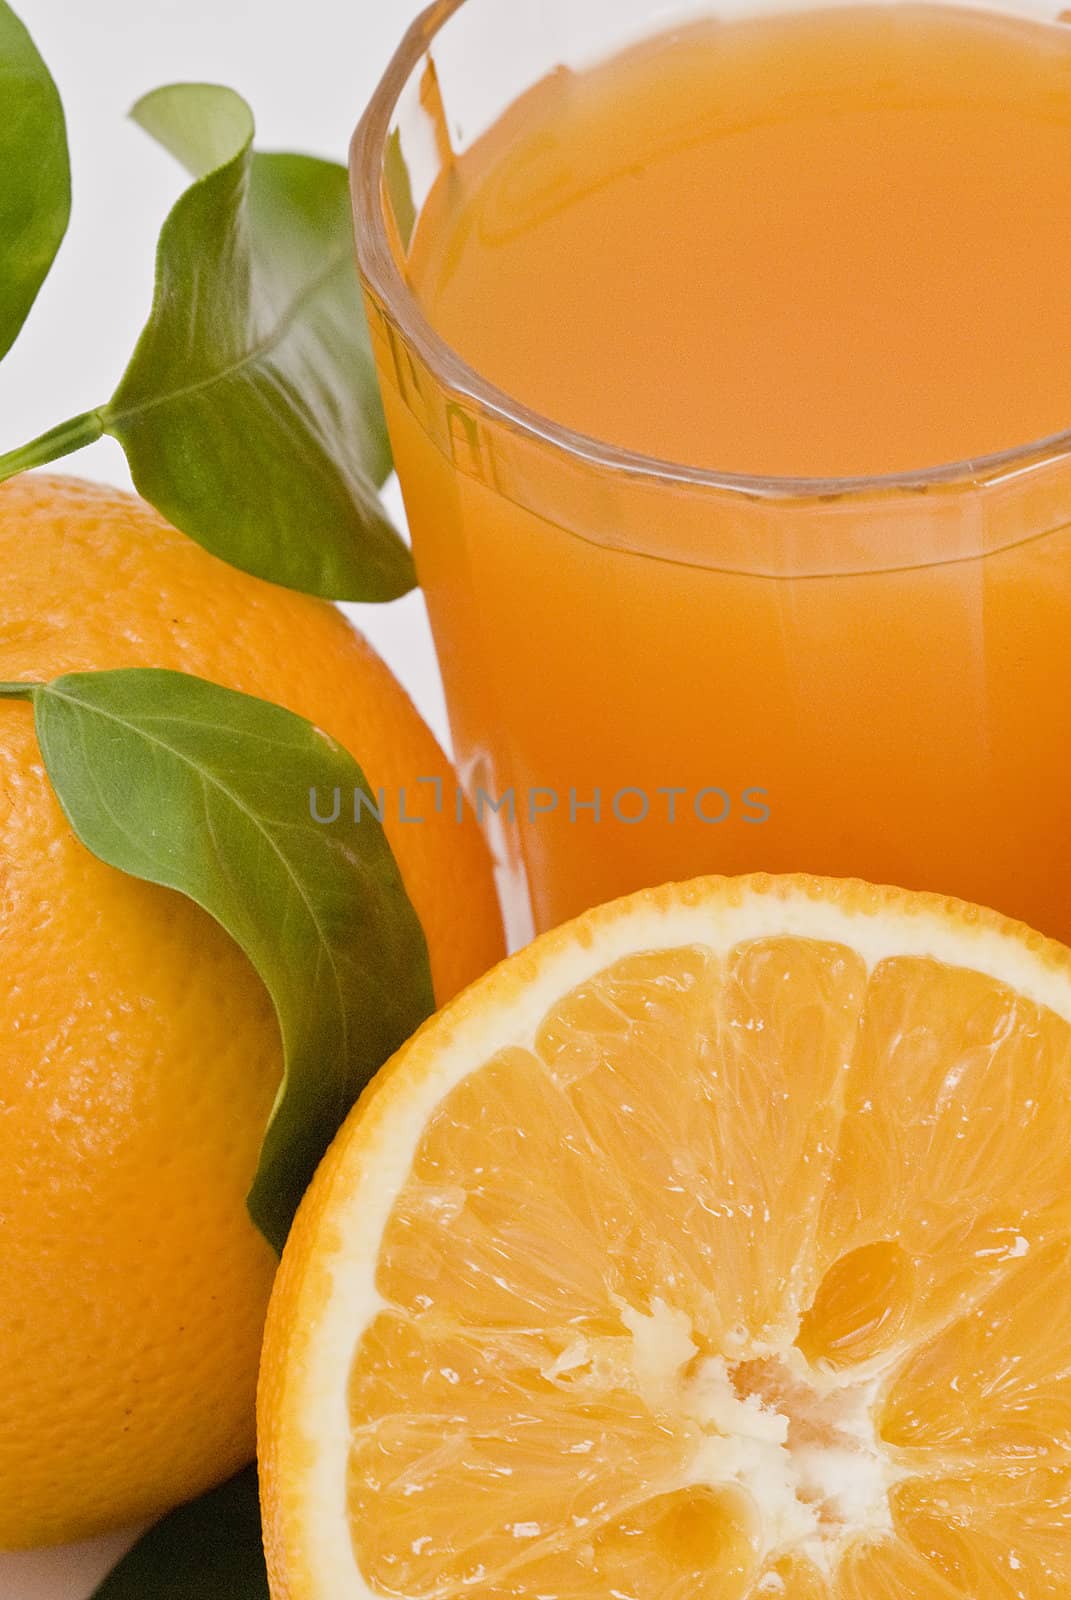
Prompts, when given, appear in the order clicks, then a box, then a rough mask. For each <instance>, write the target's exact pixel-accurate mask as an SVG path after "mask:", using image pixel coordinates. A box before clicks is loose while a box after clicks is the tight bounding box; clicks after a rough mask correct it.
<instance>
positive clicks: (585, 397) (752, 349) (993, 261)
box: [410, 5, 1071, 477]
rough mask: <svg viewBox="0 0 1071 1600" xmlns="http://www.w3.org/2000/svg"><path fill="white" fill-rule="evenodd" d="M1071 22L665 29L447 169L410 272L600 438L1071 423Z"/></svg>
mask: <svg viewBox="0 0 1071 1600" xmlns="http://www.w3.org/2000/svg"><path fill="white" fill-rule="evenodd" d="M1069 237H1071V32H1069V31H1068V29H1067V28H1065V27H1064V26H1062V25H1059V24H1056V23H1052V24H1042V23H1034V22H1029V21H1026V20H1023V19H1018V18H1012V17H1008V16H1001V15H994V14H990V13H986V12H982V11H971V10H958V9H953V8H951V7H950V8H948V9H940V8H936V7H933V8H931V7H927V6H918V5H903V6H895V7H893V6H873V7H870V8H865V7H846V8H844V9H842V10H829V11H817V12H809V13H806V14H802V15H798V16H787V17H786V16H779V17H774V18H765V19H761V20H750V21H742V22H733V23H730V24H725V23H709V24H702V25H698V26H694V27H690V28H687V29H684V30H679V31H677V32H676V33H672V34H667V35H665V36H663V37H661V38H659V39H657V40H655V41H654V42H653V43H648V44H646V45H644V46H641V47H639V48H637V49H635V50H633V51H631V52H629V53H628V54H626V55H624V56H622V57H619V58H616V59H614V60H612V61H610V62H609V63H608V64H606V65H603V66H601V67H598V68H596V69H594V70H591V71H589V72H587V73H584V74H582V75H580V76H577V75H575V74H572V73H568V72H565V71H562V72H559V73H558V74H556V75H554V76H552V77H550V78H548V79H546V80H544V81H543V82H542V83H540V84H539V85H537V87H536V88H535V89H533V90H532V91H531V92H530V93H529V94H528V95H526V96H525V97H523V98H522V99H521V101H519V102H518V103H517V104H516V105H515V106H514V107H513V108H512V109H511V110H510V111H509V112H508V113H507V115H506V116H505V117H503V118H502V119H501V120H500V122H499V123H498V124H497V125H496V126H495V127H494V128H493V129H492V130H491V132H490V133H488V134H486V135H485V136H484V137H483V138H482V139H481V140H480V141H479V142H478V143H477V144H476V145H475V146H474V147H473V148H472V149H470V150H469V151H467V152H466V153H465V154H463V155H462V156H461V157H460V158H459V159H458V160H457V161H456V162H454V163H453V164H452V165H451V166H450V167H449V169H448V170H447V173H446V174H445V176H444V177H443V178H442V179H440V181H439V183H438V185H437V187H436V188H435V189H434V191H433V193H432V195H431V197H430V199H429V201H428V203H427V204H426V206H425V207H424V209H423V213H422V217H421V222H420V226H419V228H418V231H417V236H416V241H415V246H414V249H413V253H412V256H411V259H410V272H411V276H412V281H413V283H414V285H415V287H416V289H417V291H418V293H419V294H420V296H421V298H422V299H423V300H424V302H425V304H426V306H427V307H428V309H429V312H430V316H431V320H432V322H433V323H434V325H435V326H436V328H437V329H438V330H439V331H440V332H441V333H442V334H443V335H444V336H445V338H446V340H447V342H448V343H449V344H451V345H452V346H453V347H454V348H455V349H456V350H457V351H458V352H459V353H460V354H461V355H462V356H463V357H464V358H465V359H466V360H467V361H468V362H469V363H470V365H472V366H473V367H475V368H476V370H477V371H479V372H481V373H483V374H484V376H486V377H487V378H489V379H491V381H492V382H493V383H495V384H497V385H498V386H499V387H500V388H502V389H504V390H506V391H507V392H508V393H510V394H513V395H515V396H516V397H517V398H519V399H521V400H523V401H524V402H526V403H527V404H528V405H529V406H531V407H533V408H534V409H535V410H536V411H539V412H541V413H542V414H543V415H545V416H548V417H552V418H554V419H555V420H556V421H558V422H563V423H566V424H568V425H570V426H571V427H573V428H576V429H578V430H579V431H581V432H584V433H588V434H592V435H595V436H596V437H598V438H602V439H607V440H610V441H612V442H614V443H616V444H620V445H626V446H629V447H631V448H633V449H636V450H641V451H644V452H646V453H648V454H651V455H655V456H660V457H663V458H666V459H669V460H673V461H682V462H687V463H689V464H692V465H695V466H701V467H708V468H714V469H720V470H725V471H733V472H745V473H756V474H760V475H767V474H779V475H789V476H791V475H799V476H818V477H820V476H845V475H854V474H858V475H865V474H870V473H881V472H892V471H901V470H912V469H917V468H923V467H927V466H935V465H937V464H939V463H941V462H947V461H957V460H961V459H964V458H967V457H972V456H978V455H981V454H985V453H988V452H992V451H997V450H1001V449H1004V448H1008V447H1011V446H1014V445H1021V444H1026V443H1028V442H1030V441H1031V440H1034V439H1040V438H1043V437H1045V436H1046V435H1049V434H1052V433H1055V432H1057V431H1060V430H1063V429H1066V428H1068V427H1071V296H1069V295H1068V293H1067V262H1068V240H1069Z"/></svg>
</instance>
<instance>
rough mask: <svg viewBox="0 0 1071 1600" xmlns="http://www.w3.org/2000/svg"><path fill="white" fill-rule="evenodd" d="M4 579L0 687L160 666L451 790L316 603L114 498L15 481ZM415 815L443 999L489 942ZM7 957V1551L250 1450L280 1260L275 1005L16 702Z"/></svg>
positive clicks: (5, 884)
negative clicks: (62, 798) (263, 1159)
mask: <svg viewBox="0 0 1071 1600" xmlns="http://www.w3.org/2000/svg"><path fill="white" fill-rule="evenodd" d="M0 569H2V570H3V572H4V579H5V581H4V588H3V601H2V612H3V626H2V628H0V679H4V680H7V679H32V678H50V677H53V676H55V675H56V674H58V673H61V672H64V671H69V670H74V669H87V668H106V667H120V666H138V665H142V666H145V665H152V666H161V667H171V668H178V669H181V670H183V671H188V672H192V673H196V674H198V675H200V676H202V677H205V678H211V679H214V680H215V681H216V682H218V683H221V684H225V685H227V686H229V687H232V688H235V689H240V690H244V691H245V692H247V693H249V694H253V695H258V696H261V697H263V698H266V699H270V700H275V701H277V702H279V703H280V704H282V705H284V706H287V707H289V708H290V709H291V710H293V711H295V712H298V713H300V714H301V715H303V716H305V717H307V718H309V719H311V720H312V721H314V722H315V723H317V724H318V725H319V726H320V727H321V728H323V729H325V730H326V731H327V732H328V733H330V734H331V735H333V736H334V737H335V738H336V739H337V740H338V741H339V742H340V743H342V744H343V745H345V746H346V747H347V748H348V749H349V750H350V751H351V752H352V753H353V755H354V756H356V757H357V759H358V760H359V761H360V762H361V764H362V765H363V767H364V769H365V771H366V774H367V776H368V779H369V782H370V783H371V785H372V787H373V789H375V788H376V787H378V786H380V785H383V786H385V788H386V789H387V791H388V797H389V796H390V795H393V794H396V793H397V790H398V788H399V787H400V786H401V785H403V784H410V785H411V784H412V783H413V782H414V780H415V779H416V778H417V777H421V776H431V775H438V776H440V777H442V779H443V781H444V783H451V784H452V781H453V779H452V774H451V772H450V768H449V765H448V763H447V761H446V759H445V757H444V756H443V755H442V753H441V751H440V750H439V749H438V747H437V745H436V744H435V741H434V740H433V738H432V736H431V735H430V733H429V732H428V731H427V729H426V728H425V726H424V724H423V723H422V722H421V720H420V718H419V717H418V715H417V713H416V712H415V710H414V709H413V706H412V705H411V703H410V702H409V700H408V699H407V697H406V695H405V693H404V692H403V690H402V689H401V688H400V686H399V685H398V683H397V682H396V681H395V680H394V678H393V677H392V676H391V674H390V673H389V672H388V670H387V668H386V667H385V666H384V665H383V663H382V662H381V661H380V660H379V659H378V657H377V656H376V655H375V654H374V653H373V652H372V651H371V650H370V649H369V647H368V646H367V645H366V644H365V643H364V642H363V641H362V640H361V639H360V638H359V637H358V636H357V635H356V634H355V633H354V631H353V630H352V629H351V628H350V626H349V625H348V623H347V622H346V621H345V619H344V618H343V617H342V616H341V614H340V613H339V612H337V611H336V610H335V609H334V608H333V607H331V606H329V605H327V604H325V603H324V602H322V601H318V600H312V599H308V598H306V597H304V596H301V595H298V594H294V593H291V592H290V591H288V590H284V589H280V588H276V587H275V586H273V585H271V584H268V583H264V582H261V581H260V580H258V579H255V578H251V577H248V576H246V575H245V574H243V573H240V572H237V571H235V570H233V569H232V568H230V567H228V566H226V565H225V564H224V563H222V562H221V561H218V560H216V559H215V558H214V557H213V556H210V555H208V554H206V552H205V551H203V550H201V549H200V548H199V547H198V546H197V545H195V544H193V543H191V541H190V540H188V539H185V538H183V537H182V536H181V535H180V534H178V533H176V532H175V531H174V529H172V528H170V527H169V526H168V525H167V524H166V523H164V522H163V521H161V519H160V518H159V517H158V516H157V515H156V514H155V513H154V512H153V511H151V510H150V509H149V508H148V507H147V506H145V505H144V504H142V503H141V502H139V501H138V500H136V499H134V498H133V497H132V496H129V495H123V494H119V493H116V492H113V491H110V490H105V489H99V488H93V487H90V486H89V485H86V484H80V483H77V482H74V481H72V480H66V479H58V478H48V477H32V478H23V479H18V480H15V481H13V482H12V483H10V484H8V485H6V486H5V487H4V488H2V489H0ZM448 792H451V793H452V790H450V791H448ZM410 793H411V791H410ZM302 803H304V804H307V801H303V802H302ZM409 812H410V814H416V812H417V804H416V802H415V800H413V799H412V798H411V799H410V802H409ZM428 814H429V819H430V820H429V822H428V823H427V824H426V825H424V826H413V825H402V824H400V823H399V821H398V811H397V807H396V806H394V807H393V808H392V806H391V804H390V800H389V798H388V806H387V813H386V827H387V832H388V835H389V837H390V840H391V843H392V845H393V847H394V849H395V852H396V855H397V857H398V860H399V863H400V866H401V870H402V874H403V877H404V879H405V882H406V885H407V888H408V890H409V894H410V896H411V898H412V900H413V902H414V905H415V906H416V909H417V911H418V913H419V915H420V917H421V919H422V921H423V924H424V928H425V931H426V933H427V935H428V942H429V946H430V953H431V960H432V967H433V971H434V978H435V986H436V992H437V994H438V996H439V997H440V998H441V999H445V998H446V997H447V996H448V995H450V994H451V993H452V992H453V991H454V990H455V989H457V988H458V987H459V986H460V985H461V984H463V983H465V982H466V981H467V980H468V979H470V978H472V977H474V976H476V974H477V973H478V972H480V971H481V970H483V969H484V968H485V967H486V966H487V965H488V964H489V963H490V962H492V961H493V960H494V959H495V958H496V957H497V956H498V955H499V954H500V953H501V949H502V935H501V931H500V926H499V920H498V912H497V908H496V904H495V898H494V888H493V883H492V875H491V869H490V863H489V860H488V857H487V854H486V851H485V849H484V846H483V843H482V840H481V838H480V835H479V833H478V831H477V829H476V827H475V823H474V821H473V819H471V818H469V819H467V820H466V821H465V822H464V823H463V824H461V825H458V824H457V823H456V822H455V820H454V814H453V809H452V807H446V808H444V813H443V815H442V817H440V818H436V817H435V816H434V813H432V812H431V811H430V810H429V813H428ZM161 825H162V826H166V817H162V818H161ZM359 936H360V934H359V930H357V929H355V930H354V937H355V938H357V937H359ZM0 964H2V969H3V982H2V983H0V1032H2V1035H3V1040H4V1044H3V1052H2V1056H0V1370H2V1372H3V1375H4V1379H3V1384H2V1385H0V1548H5V1547H6V1548H14V1547H18V1546H27V1545H33V1544H38V1543H45V1542H55V1541H60V1540H68V1539H74V1538H78V1537H81V1536H83V1535H86V1534H89V1533H91V1532H94V1531H96V1530H98V1529H102V1528H105V1527H108V1526H114V1525H117V1524H121V1523H125V1522H130V1521H132V1520H134V1519H136V1518H140V1517H143V1516H150V1515H152V1514H153V1513H154V1512H157V1511H160V1510H162V1509H164V1508H165V1507H167V1506H169V1505H171V1504H173V1503H175V1502H177V1501H180V1500H183V1499H186V1498H188V1497H190V1496H192V1495H194V1494H196V1493H198V1492H199V1491H200V1490H202V1489H204V1488H205V1487H207V1486H208V1485H209V1484H211V1483H213V1482H216V1481H218V1480H219V1479H221V1478H223V1477H225V1476H226V1475H227V1474H228V1473H229V1472H231V1471H233V1470H234V1469H235V1468H237V1467H238V1466H240V1465H241V1463H242V1462H243V1461H244V1460H246V1459H248V1458H249V1456H250V1455H251V1454H252V1448H253V1442H254V1438H253V1434H254V1429H253V1398H254V1389H255V1374H256V1365H257V1356H258V1350H259V1342H260V1333H261V1327H262V1323H263V1316H264V1311H265V1307H266V1304H267V1297H268V1291H269V1287H270V1283H271V1279H272V1275H273V1269H274V1258H273V1256H272V1253H271V1251H270V1250H269V1248H268V1246H267V1245H266V1244H265V1242H264V1241H263V1239H262V1238H261V1237H260V1235H259V1234H258V1233H257V1232H256V1230H255V1229H254V1227H253V1225H252V1223H251V1222H250V1220H249V1218H248V1215H247V1213H246V1210H245V1203H244V1197H245V1193H246V1189H247V1187H248V1185H249V1182H250V1179H251V1178H252V1175H253V1171H254V1167H255V1163H256V1154H257V1148H258V1145H259V1140H260V1136H261V1133H262V1130H263V1127H264V1124H265V1120H266V1118H267V1115H268V1112H269V1109H270V1107H271V1103H272V1100H273V1097H274V1094H275V1090H276V1087H277V1084H278V1081H279V1073H280V1066H281V1056H280V1045H279V1041H278V1030H277V1026H276V1023H275V1020H274V1016H273V1013H272V1008H271V1005H270V1002H269V1000H268V996H267V994H266V992H265V991H264V989H263V988H262V986H261V984H260V982H259V980H258V979H257V978H256V977H255V975H254V973H253V971H252V969H251V967H250V966H249V965H248V963H247V962H246V960H245V958H244V956H242V955H241V954H240V952H239V951H238V949H237V947H236V946H234V945H233V944H232V943H231V941H230V940H229V939H228V938H227V937H226V936H225V935H224V934H223V933H222V932H221V931H220V929H219V928H218V927H217V926H216V924H215V923H213V922H212V921H210V919H209V918H208V917H207V916H206V915H205V914H204V913H203V912H201V911H199V910H198V909H197V908H196V907H195V906H193V905H192V904H191V903H189V902H188V901H186V900H184V899H183V898H182V897H181V896H179V895H176V894H172V893H169V892H167V891H165V890H161V889H157V888H153V887H151V886H149V885H147V884H143V883H138V882H135V881H134V880H133V879H130V878H127V877H125V876H124V875H123V874H122V873H119V872H116V871H114V870H112V869H111V868H108V867H106V866H104V865H102V864H101V862H99V861H98V860H97V859H96V858H95V857H93V856H91V855H90V854H89V852H88V851H87V850H85V849H84V848H83V847H82V846H81V845H80V844H79V843H78V842H77V840H76V839H75V838H74V836H73V835H72V833H71V831H70V829H69V827H68V826H67V824H66V822H65V820H64V818H63V816H62V814H61V812H60V809H59V806H58V804H57V802H56V799H55V797H54V795H53V794H52V791H51V789H50V786H49V784H48V781H47V779H46V778H45V776H44V773H43V771H42V766H41V759H40V754H39V752H38V749H37V746H36V742H35V739H34V734H33V720H32V714H31V711H30V708H29V706H27V705H25V704H22V703H18V702H15V701H10V700H8V701H4V702H2V703H0Z"/></svg>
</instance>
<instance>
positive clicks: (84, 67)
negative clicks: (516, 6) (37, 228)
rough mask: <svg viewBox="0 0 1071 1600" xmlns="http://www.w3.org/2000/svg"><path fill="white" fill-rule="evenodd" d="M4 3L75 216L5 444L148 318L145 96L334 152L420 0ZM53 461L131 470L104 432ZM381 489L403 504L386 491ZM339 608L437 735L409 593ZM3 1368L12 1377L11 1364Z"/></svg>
mask: <svg viewBox="0 0 1071 1600" xmlns="http://www.w3.org/2000/svg"><path fill="white" fill-rule="evenodd" d="M13 3H14V5H15V8H16V10H18V12H19V14H20V15H21V16H22V18H23V20H24V21H25V22H26V24H27V26H28V27H29V28H30V31H31V32H32V33H33V35H34V37H35V39H36V41H37V44H38V47H39V48H40V50H41V52H42V54H43V55H44V57H45V59H46V61H47V62H48V63H49V66H50V68H51V70H52V72H53V74H54V76H55V78H56V80H57V82H58V84H59V87H60V92H61V93H62V95H63V100H64V104H65V107H66V110H67V121H68V128H69V135H70V143H71V159H72V166H73V171H74V215H73V219H72V223H71V230H70V233H69V235H68V237H67V241H66V243H65V245H64V248H63V251H62V254H61V256H60V258H59V260H58V262H57V264H56V267H55V268H54V270H53V273H52V276H51V278H50V279H49V282H48V283H47V284H46V286H45V289H44V290H43V292H42V294H41V297H40V299H39V300H38V302H37V305H36V307H35V308H34V312H33V315H32V317H31V320H30V322H29V323H28V324H27V327H26V329H25V330H24V332H23V334H22V337H21V338H20V340H19V342H18V344H17V345H16V346H15V349H14V350H13V351H12V352H11V354H10V355H9V356H8V358H7V359H6V360H5V362H4V364H3V366H2V367H0V450H6V449H9V448H11V447H13V446H15V445H16V444H22V443H25V441H26V440H28V439H30V438H33V437H34V436H36V435H37V434H38V433H41V432H43V431H44V430H45V429H46V428H48V427H51V426H52V425H54V424H55V423H57V422H60V421H63V420H64V419H65V418H67V417H71V416H74V415H75V414H76V413H78V412H80V411H84V410H87V409H89V408H90V407H92V406H95V405H99V404H101V403H102V402H103V401H104V400H106V399H107V398H108V396H109V395H110V394H111V392H112V390H113V388H114V387H115V385H116V382H117V381H118V378H119V376H120V374H121V372H122V370H123V367H124V365H125V363H126V359H127V357H128V356H129V354H130V352H131V350H132V349H133V346H134V341H135V339H136V337H137V334H138V332H139V331H140V328H141V326H142V323H143V322H144V320H145V315H146V313H147V311H148V307H149V301H150V296H151V289H152V264H153V252H154V247H155V242H156V235H157V231H158V229H159V225H160V222H161V221H162V219H163V217H164V215H165V213H166V211H167V209H168V208H169V206H170V205H171V203H172V201H173V200H174V199H175V198H176V197H177V195H178V194H179V192H180V190H181V188H182V178H181V175H180V174H179V172H178V171H177V169H176V168H175V167H174V165H173V164H172V162H171V160H170V158H169V157H168V156H166V155H165V154H164V153H163V152H162V151H160V150H159V149H157V148H156V147H155V146H154V145H153V144H152V142H151V140H149V139H148V138H147V137H146V136H145V135H144V134H143V133H141V132H140V131H139V130H138V129H137V128H135V127H134V126H133V125H132V124H130V123H128V122H127V121H126V112H127V110H128V109H129V107H130V106H131V104H132V103H133V102H134V101H135V100H136V99H137V98H138V96H139V95H141V94H143V93H144V92H145V91H146V90H147V89H152V88H156V87H157V86H158V85H160V84H162V83H170V82H175V81H179V80H188V79H201V80H210V81H214V82H220V83H227V84H230V85H231V86H232V87H234V88H236V89H239V90H241V92H242V93H243V94H245V95H246V96H247V98H248V99H249V100H250V102H251V103H252V106H253V109H254V111H255V113H256V117H257V125H258V137H259V142H260V143H261V144H262V145H263V146H264V147H265V148H276V149H292V150H307V151H310V152H311V153H313V154H316V155H327V156H331V157H334V158H335V159H338V160H344V159H345V155H346V148H347V145H348V143H349V138H350V134H351V132H352V130H353V126H354V124H355V122H356V120H357V117H358V115H359V114H360V112H361V110H362V109H363V106H364V104H365V102H366V101H367V99H368V98H369V96H370V94H371V92H372V89H373V88H374V86H375V83H376V81H377V79H378V78H379V75H380V73H381V72H382V70H383V68H384V66H385V65H386V63H387V61H388V59H389V57H390V55H391V53H392V51H393V49H394V47H395V45H396V44H397V42H398V40H399V38H400V37H401V34H402V32H403V31H404V28H405V27H406V25H407V24H408V23H409V21H410V20H411V18H412V17H413V16H415V15H416V13H417V11H418V10H419V9H420V5H419V3H418V0H13ZM0 114H2V108H0ZM59 470H62V471H65V472H77V473H81V474H82V475H84V476H86V477H92V478H100V479H103V480H105V481H108V482H112V483H117V484H122V485H127V486H128V485H129V482H130V480H129V476H128V474H127V471H126V464H125V462H124V459H123V456H122V452H121V451H120V449H119V447H118V445H115V444H113V443H112V442H111V441H110V440H104V441H102V442H101V443H100V444H97V445H94V446H93V447H92V448H91V449H89V450H87V451H83V452H82V453H81V454H80V455H79V456H76V457H72V458H70V459H68V460H67V461H66V462H64V463H63V464H62V465H61V467H60V469H59ZM391 503H392V509H395V510H397V509H398V503H397V501H396V499H395V497H394V496H393V495H392V496H391ZM349 609H350V610H351V614H352V615H353V616H354V618H355V620H356V621H357V622H358V624H359V626H360V627H361V628H362V629H363V630H364V631H365V632H366V633H367V634H368V635H369V637H370V638H371V639H372V640H373V641H374V643H375V644H376V645H377V647H378V648H379V649H380V651H381V653H382V654H383V655H385V656H386V657H387V659H388V660H389V661H390V662H391V664H392V666H393V667H394V668H395V670H396V671H397V672H398V673H399V675H400V676H401V677H402V678H403V679H404V681H405V682H406V683H407V684H408V685H409V688H410V690H411V691H412V693H413V695H414V698H415V699H416V701H417V703H418V705H419V706H420V708H421V709H422V710H423V712H424V714H425V716H426V717H427V718H428V720H429V721H430V722H431V723H432V725H433V726H434V727H435V729H436V731H437V732H438V733H439V735H440V737H441V738H442V737H444V736H445V724H444V719H443V712H442V699H441V692H440V688H439V682H438V674H437V672H436V669H435V665H434V658H433V656H432V652H431V645H430V640H429V637H428V633H427V626H426V622H425V619H424V613H423V606H422V604H421V601H420V599H419V596H415V595H414V596H409V597H408V598H406V599H405V600H402V601H399V602H397V603H396V604H394V605H392V606H385V607H370V606H359V607H352V608H349ZM3 1381H4V1382H7V1383H12V1382H17V1375H16V1374H13V1373H9V1374H4V1376H3ZM121 1547H122V1541H116V1540H114V1539H113V1540H111V1541H109V1542H106V1543H105V1544H103V1545H98V1546H87V1547H84V1548H83V1549H80V1550H72V1551H49V1552H41V1553H37V1554H33V1555H25V1556H23V1555H17V1556H3V1555H0V1600H85V1597H86V1596H88V1595H89V1594H91V1592H92V1590H93V1587H94V1585H95V1584H96V1582H98V1581H99V1579H100V1577H101V1576H102V1575H103V1574H104V1572H106V1571H107V1569H108V1568H109V1566H110V1565H111V1564H112V1561H113V1560H114V1558H115V1555H116V1554H117V1553H118V1550H119V1549H120V1548H121ZM205 1600H226V1597H224V1596H219V1597H217V1596H207V1595H206V1596H205Z"/></svg>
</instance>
